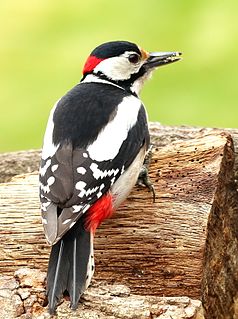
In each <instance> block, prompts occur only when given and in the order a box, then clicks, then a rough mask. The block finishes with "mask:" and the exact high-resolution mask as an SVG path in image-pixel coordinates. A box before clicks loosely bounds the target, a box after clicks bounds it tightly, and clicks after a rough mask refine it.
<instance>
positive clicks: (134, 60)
mask: <svg viewBox="0 0 238 319" xmlns="http://www.w3.org/2000/svg"><path fill="white" fill-rule="evenodd" d="M128 60H129V61H130V62H131V63H138V62H139V61H140V56H139V55H138V54H136V53H132V54H130V55H129V57H128Z"/></svg>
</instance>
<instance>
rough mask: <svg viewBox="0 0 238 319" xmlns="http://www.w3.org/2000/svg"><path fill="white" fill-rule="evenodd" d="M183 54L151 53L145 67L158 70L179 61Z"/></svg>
mask: <svg viewBox="0 0 238 319" xmlns="http://www.w3.org/2000/svg"><path fill="white" fill-rule="evenodd" d="M181 55H182V53H181V52H150V53H149V56H148V58H147V59H146V60H145V63H144V66H145V67H146V68H147V69H153V68H157V67H159V66H162V65H165V64H169V63H173V62H176V61H179V60H180V59H181V58H180V56H181Z"/></svg>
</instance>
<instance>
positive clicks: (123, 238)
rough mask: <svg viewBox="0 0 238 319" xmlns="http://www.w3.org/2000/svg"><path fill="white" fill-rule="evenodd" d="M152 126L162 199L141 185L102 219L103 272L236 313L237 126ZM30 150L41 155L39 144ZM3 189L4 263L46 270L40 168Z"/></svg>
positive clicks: (0, 256)
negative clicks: (40, 209) (40, 199)
mask: <svg viewBox="0 0 238 319" xmlns="http://www.w3.org/2000/svg"><path fill="white" fill-rule="evenodd" d="M150 130H151V134H152V143H153V145H154V150H153V158H152V161H151V165H150V177H151V179H152V181H153V183H154V186H155V190H156V202H155V203H153V202H152V195H151V193H149V192H148V191H147V190H146V189H144V188H141V187H135V188H134V189H133V192H132V193H131V195H130V196H129V198H128V199H127V201H126V202H125V203H124V205H122V206H121V207H120V209H118V211H117V212H116V213H115V215H114V216H113V218H111V219H110V220H107V221H105V222H104V223H103V224H102V225H101V227H100V228H99V229H98V231H97V233H96V237H95V258H96V273H95V279H96V280H103V281H106V282H108V283H110V284H112V283H120V284H125V285H127V286H129V287H130V289H131V291H132V293H136V294H139V295H148V294H149V295H156V296H164V295H165V296H188V297H190V298H196V299H202V301H203V306H204V308H205V310H206V314H205V316H207V318H233V317H232V316H233V315H234V313H235V311H236V310H235V304H236V303H238V301H236V300H237V295H238V294H237V283H238V274H237V270H236V269H237V264H238V238H237V237H238V234H237V229H238V212H237V207H238V198H237V190H236V189H237V185H236V176H237V169H236V168H237V156H236V154H237V150H236V145H237V136H238V133H237V131H235V130H233V131H232V130H226V131H221V130H217V129H200V128H188V127H180V128H173V127H163V126H160V125H159V124H151V126H150ZM230 133H231V134H232V137H233V138H231V135H230ZM233 142H234V144H235V150H234V147H233ZM31 156H32V158H33V161H34V165H35V162H36V161H38V159H39V151H37V152H36V153H35V155H34V152H31ZM10 158H11V155H9V161H10ZM0 162H1V156H0ZM34 165H33V167H34ZM28 169H29V168H28ZM30 169H31V168H30ZM13 175H14V173H13ZM0 194H1V210H0V272H1V273H4V274H12V273H13V272H14V271H15V270H16V269H18V268H20V267H23V266H28V267H31V268H39V269H41V270H44V271H45V270H46V267H47V260H48V254H49V246H48V245H47V244H46V242H45V239H44V236H43V233H42V226H41V224H40V213H39V201H38V176H37V173H30V174H29V173H28V174H23V175H22V176H16V177H14V178H13V179H11V181H9V182H5V183H2V184H1V185H0ZM224 314H226V317H224ZM209 316H210V317H209Z"/></svg>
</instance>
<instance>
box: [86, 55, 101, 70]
mask: <svg viewBox="0 0 238 319" xmlns="http://www.w3.org/2000/svg"><path fill="white" fill-rule="evenodd" d="M103 60H105V59H99V58H97V57H96V56H94V55H90V56H89V57H88V59H87V61H86V62H85V64H84V67H83V74H85V73H90V72H92V70H93V69H94V68H95V67H96V66H97V65H98V64H99V63H100V62H101V61H103Z"/></svg>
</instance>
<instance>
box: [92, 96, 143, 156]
mask: <svg viewBox="0 0 238 319" xmlns="http://www.w3.org/2000/svg"><path fill="white" fill-rule="evenodd" d="M140 107H141V102H140V100H139V99H137V98H136V97H134V96H127V97H125V98H124V99H123V100H122V102H121V103H120V104H119V105H118V110H117V114H116V116H115V117H114V118H113V119H112V120H111V122H109V123H108V124H107V125H106V126H105V127H104V129H103V130H102V131H101V132H100V133H99V135H98V138H97V139H96V141H94V142H93V143H92V144H90V145H89V146H88V148H87V151H88V152H89V156H90V157H91V159H92V160H96V161H108V160H111V159H113V158H115V157H116V155H117V154H118V152H119V150H120V147H121V145H122V143H123V142H124V141H125V140H126V138H127V135H128V132H129V130H130V129H131V128H132V127H133V126H134V125H135V124H136V122H137V117H138V113H139V110H140Z"/></svg>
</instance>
